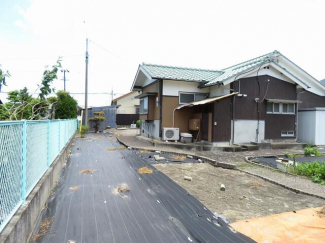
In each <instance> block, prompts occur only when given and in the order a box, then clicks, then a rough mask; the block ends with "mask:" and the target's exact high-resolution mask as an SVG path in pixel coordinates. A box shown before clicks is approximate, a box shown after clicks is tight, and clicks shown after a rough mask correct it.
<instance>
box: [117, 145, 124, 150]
mask: <svg viewBox="0 0 325 243" xmlns="http://www.w3.org/2000/svg"><path fill="white" fill-rule="evenodd" d="M124 149H125V147H124V146H120V147H118V148H117V150H124Z"/></svg>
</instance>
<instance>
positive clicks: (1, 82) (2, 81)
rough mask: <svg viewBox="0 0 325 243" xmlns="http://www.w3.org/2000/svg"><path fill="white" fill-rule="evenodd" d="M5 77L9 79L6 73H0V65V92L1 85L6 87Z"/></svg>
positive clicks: (0, 70) (0, 71)
mask: <svg viewBox="0 0 325 243" xmlns="http://www.w3.org/2000/svg"><path fill="white" fill-rule="evenodd" d="M6 77H7V78H9V77H10V73H9V72H8V71H2V69H1V65H0V91H1V86H2V85H5V86H6V85H7V84H6Z"/></svg>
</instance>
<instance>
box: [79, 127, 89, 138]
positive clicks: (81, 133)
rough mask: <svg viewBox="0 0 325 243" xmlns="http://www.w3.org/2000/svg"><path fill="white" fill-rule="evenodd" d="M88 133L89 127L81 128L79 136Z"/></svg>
mask: <svg viewBox="0 0 325 243" xmlns="http://www.w3.org/2000/svg"><path fill="white" fill-rule="evenodd" d="M88 131H89V126H81V129H80V136H81V137H82V135H83V134H85V133H87V132H88Z"/></svg>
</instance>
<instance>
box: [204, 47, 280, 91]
mask: <svg viewBox="0 0 325 243" xmlns="http://www.w3.org/2000/svg"><path fill="white" fill-rule="evenodd" d="M279 54H280V53H279V52H278V51H274V52H271V53H268V54H266V55H263V56H260V57H257V58H254V59H251V60H249V61H246V62H242V63H240V64H237V65H234V66H231V67H228V68H225V69H222V70H221V74H220V75H219V76H218V77H216V78H215V79H214V80H212V81H210V82H209V83H207V84H206V85H207V86H208V85H213V84H216V83H217V82H222V81H224V80H226V79H229V78H232V77H233V78H235V77H236V76H237V75H240V74H242V73H245V72H248V71H249V70H250V69H255V68H257V67H258V66H260V65H261V64H262V63H264V62H271V61H272V56H273V55H279Z"/></svg>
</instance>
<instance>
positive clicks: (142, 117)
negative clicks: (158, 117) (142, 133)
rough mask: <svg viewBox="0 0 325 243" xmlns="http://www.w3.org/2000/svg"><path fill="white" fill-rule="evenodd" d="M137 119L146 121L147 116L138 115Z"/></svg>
mask: <svg viewBox="0 0 325 243" xmlns="http://www.w3.org/2000/svg"><path fill="white" fill-rule="evenodd" d="M139 119H140V120H148V115H140V116H139Z"/></svg>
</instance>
